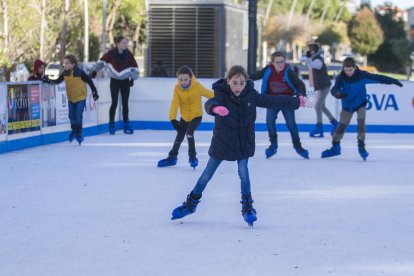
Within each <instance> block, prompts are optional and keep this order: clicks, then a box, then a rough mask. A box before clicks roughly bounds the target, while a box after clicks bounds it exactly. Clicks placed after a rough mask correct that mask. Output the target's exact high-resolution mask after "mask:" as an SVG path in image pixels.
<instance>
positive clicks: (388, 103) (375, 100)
mask: <svg viewBox="0 0 414 276" xmlns="http://www.w3.org/2000/svg"><path fill="white" fill-rule="evenodd" d="M367 100H368V104H367V110H370V109H371V108H375V109H376V110H378V111H381V110H383V111H386V110H388V109H393V110H395V111H398V104H397V100H396V99H395V96H394V95H393V94H389V95H385V94H382V95H375V94H372V95H370V94H367Z"/></svg>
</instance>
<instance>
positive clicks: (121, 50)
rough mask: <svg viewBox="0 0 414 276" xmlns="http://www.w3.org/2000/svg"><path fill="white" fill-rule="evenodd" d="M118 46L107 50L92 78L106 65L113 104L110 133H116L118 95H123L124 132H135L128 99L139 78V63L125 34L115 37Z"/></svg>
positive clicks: (110, 116)
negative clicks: (131, 123)
mask: <svg viewBox="0 0 414 276" xmlns="http://www.w3.org/2000/svg"><path fill="white" fill-rule="evenodd" d="M114 41H115V45H116V47H115V48H113V49H111V50H109V51H108V52H106V53H105V54H104V55H103V56H102V57H101V58H100V59H99V61H98V62H97V64H96V66H95V69H94V71H93V72H92V73H91V78H94V77H95V76H96V74H97V71H99V70H101V69H103V68H104V67H105V68H106V69H107V71H108V72H109V75H110V77H111V82H110V88H111V99H112V104H111V107H110V108H109V133H110V134H115V131H116V128H115V111H116V108H117V106H118V95H119V92H121V97H122V118H123V120H124V133H127V134H132V133H134V131H133V129H132V128H131V125H130V124H129V117H128V113H129V108H128V99H129V92H130V88H131V86H133V85H134V80H136V79H138V76H139V70H138V64H137V62H136V60H135V58H134V55H133V54H132V53H131V52H130V51H129V50H128V39H127V38H125V37H123V36H117V37H115V38H114Z"/></svg>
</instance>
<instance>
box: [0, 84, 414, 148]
mask: <svg viewBox="0 0 414 276" xmlns="http://www.w3.org/2000/svg"><path fill="white" fill-rule="evenodd" d="M199 81H200V82H201V83H202V84H203V85H204V86H205V87H211V84H212V83H213V82H214V81H215V79H199ZM94 82H95V84H96V86H97V88H98V91H99V95H100V99H99V101H98V103H97V104H96V105H95V104H94V102H93V101H91V94H90V91H89V88H88V98H87V110H86V111H85V113H84V136H91V135H97V134H102V133H107V131H108V120H109V115H108V110H109V106H110V104H111V99H110V92H109V79H95V80H94ZM176 82H177V81H176V79H175V78H141V79H139V80H137V81H136V83H135V85H134V86H133V87H131V94H130V101H129V103H130V120H131V121H130V123H131V126H132V128H134V129H136V130H144V129H148V130H173V127H172V126H171V123H170V122H169V121H168V115H169V114H168V113H169V106H170V102H171V98H172V95H173V88H174V86H175V84H176ZM305 84H306V85H308V83H307V81H305ZM403 84H404V87H403V88H401V89H400V88H398V87H395V86H387V85H370V86H368V94H369V104H368V111H367V132H368V133H414V83H413V82H403ZM255 86H256V87H260V81H259V82H255ZM10 87H12V88H13V89H14V90H13V91H12V90H10V89H9V88H10ZM19 89H20V90H21V91H20V90H19ZM307 89H308V92H309V91H310V92H312V89H311V88H310V87H307ZM16 91H17V92H16ZM15 92H16V93H15ZM309 94H312V93H309ZM22 95H23V96H22ZM19 97H20V98H19ZM57 99H58V100H57ZM66 100H67V99H66V89H65V85H64V83H62V84H60V85H56V86H50V85H49V86H46V84H42V83H40V82H30V83H28V82H21V83H0V153H5V152H10V151H15V150H20V149H26V148H31V147H35V146H40V145H48V144H52V143H58V142H64V141H67V137H68V135H69V129H70V125H69V121H68V119H67V113H65V112H67V107H66V109H65V101H66ZM119 100H120V101H121V99H119ZM205 101H206V99H204V98H203V103H204V102H205ZM326 105H327V107H328V109H330V110H331V112H332V113H333V114H334V116H335V117H336V118H338V115H339V111H340V107H341V106H340V102H339V101H338V100H336V99H335V98H333V97H331V96H328V98H327V101H326ZM16 106H17V107H16ZM20 107H21V109H24V112H25V113H24V116H23V118H25V119H24V120H20V122H19V121H18V120H17V122H16V118H18V117H19V116H17V115H19V114H20V113H21V111H20V110H19V111H18V110H17V108H20ZM51 110H54V112H52V111H51ZM120 111H121V104H120V103H119V104H118V108H117V115H116V119H117V122H116V126H117V128H118V129H120V130H121V129H122V121H121V112H120ZM154 111H156V112H154ZM52 113H53V116H52V115H51V114H52ZM22 114H23V113H22ZM20 115H21V114H20ZM9 116H12V117H13V116H14V118H15V119H14V120H12V121H10V122H9ZM45 116H47V118H46V117H45ZM20 117H22V116H20ZM49 117H50V118H49ZM265 118H266V110H265V109H262V108H258V109H257V121H256V131H266V124H265ZM49 119H50V120H52V119H53V120H55V121H54V122H53V123H55V125H54V126H53V125H52V126H50V125H46V126H44V123H45V122H47V123H48V124H49V123H50V122H49V121H50V120H49ZM53 120H52V121H53ZM324 120H325V122H326V118H325V117H324ZM296 121H297V122H298V129H299V131H301V132H308V131H310V130H312V129H313V128H314V126H315V124H314V121H315V111H314V110H313V108H303V109H300V110H298V111H297V112H296ZM6 122H7V123H6ZM283 122H284V119H283V116H282V115H279V118H278V124H277V129H278V131H288V129H287V127H286V125H285V124H284V123H283ZM10 123H11V124H10ZM26 124H29V126H27V125H26ZM9 126H12V127H13V128H24V129H26V130H27V129H29V130H28V131H27V132H25V133H13V132H10V131H9V129H8V128H9ZM213 127H214V117H213V116H209V115H206V114H205V113H204V115H203V122H202V123H201V125H200V126H199V128H198V130H200V131H204V130H212V129H213ZM5 128H6V129H5ZM324 130H325V131H326V132H329V131H330V130H331V125H330V124H328V123H325V124H324ZM356 131H357V126H356V118H355V116H354V118H353V119H352V121H351V125H350V126H348V128H347V132H356ZM303 135H305V136H307V133H306V134H305V133H304V134H302V136H303Z"/></svg>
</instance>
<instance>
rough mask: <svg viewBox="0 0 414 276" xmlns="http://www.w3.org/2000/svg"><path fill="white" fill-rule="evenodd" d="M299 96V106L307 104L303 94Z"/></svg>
mask: <svg viewBox="0 0 414 276" xmlns="http://www.w3.org/2000/svg"><path fill="white" fill-rule="evenodd" d="M298 98H299V102H300V104H299V106H300V107H304V106H305V98H304V97H303V96H302V95H299V97H298Z"/></svg>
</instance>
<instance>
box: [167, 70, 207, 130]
mask: <svg viewBox="0 0 414 276" xmlns="http://www.w3.org/2000/svg"><path fill="white" fill-rule="evenodd" d="M213 96H214V93H213V92H212V91H211V90H209V89H207V88H205V87H204V86H203V85H202V84H201V83H199V82H198V81H197V79H196V78H195V77H194V76H193V77H192V79H191V85H190V87H189V88H188V89H187V90H183V89H181V86H180V83H179V82H178V83H177V84H176V85H175V87H174V96H173V99H172V101H171V107H170V117H169V119H170V121H171V120H174V119H176V117H177V110H178V108H180V113H181V118H183V120H184V121H186V122H190V121H191V120H192V119H194V118H196V117H200V116H202V115H203V107H202V104H201V97H206V98H208V99H210V98H212V97H213Z"/></svg>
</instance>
